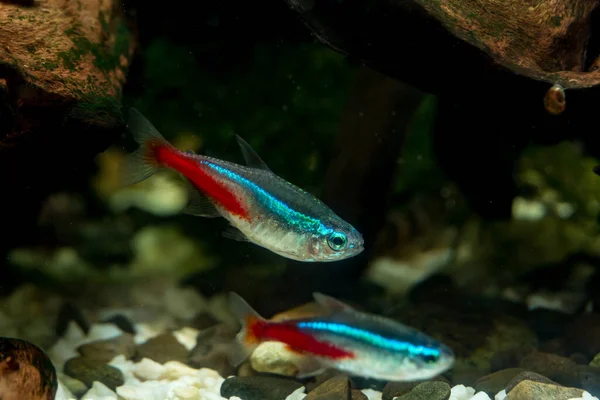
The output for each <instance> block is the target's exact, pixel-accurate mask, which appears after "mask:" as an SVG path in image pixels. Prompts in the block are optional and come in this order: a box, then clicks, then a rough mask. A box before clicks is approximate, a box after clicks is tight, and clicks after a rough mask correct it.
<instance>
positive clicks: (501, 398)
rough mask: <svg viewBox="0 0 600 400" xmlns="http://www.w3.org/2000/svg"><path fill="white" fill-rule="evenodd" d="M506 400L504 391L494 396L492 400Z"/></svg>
mask: <svg viewBox="0 0 600 400" xmlns="http://www.w3.org/2000/svg"><path fill="white" fill-rule="evenodd" d="M505 398H506V390H501V391H499V392H498V393H496V395H495V396H494V400H504V399H505Z"/></svg>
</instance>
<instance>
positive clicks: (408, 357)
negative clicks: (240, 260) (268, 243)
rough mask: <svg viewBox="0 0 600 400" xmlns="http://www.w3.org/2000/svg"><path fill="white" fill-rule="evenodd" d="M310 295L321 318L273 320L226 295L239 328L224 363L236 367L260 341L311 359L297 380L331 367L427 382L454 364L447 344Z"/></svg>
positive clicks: (349, 371)
mask: <svg viewBox="0 0 600 400" xmlns="http://www.w3.org/2000/svg"><path fill="white" fill-rule="evenodd" d="M313 297H314V299H315V300H316V302H317V303H318V304H319V305H320V306H321V307H322V308H323V309H325V310H326V313H325V314H324V315H317V316H314V317H307V318H298V319H288V320H283V321H277V322H274V321H268V320H266V319H264V318H263V317H261V316H260V315H258V314H257V313H256V311H254V310H253V309H252V308H251V307H250V306H249V305H248V303H246V301H245V300H244V299H242V298H241V297H240V296H239V295H237V294H235V293H230V300H229V301H230V307H231V309H232V311H233V313H234V314H235V315H236V316H237V317H238V318H239V319H240V321H241V325H242V329H241V330H240V332H239V333H238V335H237V337H236V339H237V346H234V350H233V351H232V352H231V353H230V362H231V363H232V364H234V365H237V364H239V363H240V362H242V361H243V360H244V359H245V358H246V357H247V356H248V355H249V354H250V353H251V352H252V350H253V349H254V348H255V347H256V346H257V345H258V344H260V343H261V342H264V341H278V342H282V343H285V344H286V345H287V346H288V348H289V349H290V350H292V351H294V352H298V353H301V354H304V355H308V356H311V357H312V358H313V359H314V360H315V361H316V362H315V363H314V364H312V366H311V365H310V364H307V366H305V367H304V369H303V370H301V371H300V373H299V376H298V377H299V378H304V377H308V376H312V375H315V374H317V373H319V372H321V371H322V370H324V369H326V368H333V369H337V370H340V371H345V372H347V373H349V374H353V375H360V376H363V377H366V378H374V379H380V380H388V381H412V380H423V379H429V378H432V377H434V376H436V375H439V374H441V373H442V372H444V371H446V370H447V369H449V368H451V367H452V365H453V364H454V353H453V352H452V350H451V349H450V348H449V347H448V346H446V345H444V344H442V343H440V342H439V341H437V340H435V339H433V338H431V337H429V336H427V335H426V334H424V333H422V332H420V331H418V330H416V329H413V328H410V327H408V326H406V325H403V324H401V323H399V322H396V321H393V320H391V319H387V318H384V317H381V316H377V315H373V314H368V313H364V312H359V311H358V310H356V309H354V308H352V307H351V306H349V305H347V304H345V303H343V302H341V301H339V300H336V299H334V298H332V297H329V296H326V295H323V294H321V293H313Z"/></svg>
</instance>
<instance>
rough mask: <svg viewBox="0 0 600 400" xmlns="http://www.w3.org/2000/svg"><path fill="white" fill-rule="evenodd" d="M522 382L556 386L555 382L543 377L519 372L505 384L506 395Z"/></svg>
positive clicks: (527, 372)
mask: <svg viewBox="0 0 600 400" xmlns="http://www.w3.org/2000/svg"><path fill="white" fill-rule="evenodd" d="M523 381H531V382H540V383H547V384H551V385H557V383H556V382H554V381H552V379H548V378H546V377H545V376H544V375H540V374H536V373H535V372H531V371H523V372H520V373H519V374H517V375H516V376H515V377H513V378H512V379H511V380H510V381H509V382H508V383H507V384H506V388H505V389H504V390H506V393H509V392H510V391H511V390H513V388H514V387H515V386H517V385H518V384H519V383H521V382H523Z"/></svg>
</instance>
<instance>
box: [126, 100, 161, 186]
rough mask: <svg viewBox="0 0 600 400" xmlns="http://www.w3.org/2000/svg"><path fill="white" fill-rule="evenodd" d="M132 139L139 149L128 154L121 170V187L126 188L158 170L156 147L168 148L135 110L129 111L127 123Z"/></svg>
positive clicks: (152, 127) (149, 124) (155, 130)
mask: <svg viewBox="0 0 600 400" xmlns="http://www.w3.org/2000/svg"><path fill="white" fill-rule="evenodd" d="M127 127H128V129H129V131H130V132H131V133H132V135H133V138H134V139H135V141H136V142H138V143H139V144H140V147H139V148H138V149H137V150H136V151H134V152H133V153H131V154H129V155H128V156H127V157H126V158H125V160H124V162H123V166H122V169H121V185H123V186H128V185H132V184H134V183H138V182H141V181H143V180H144V179H147V178H149V177H150V176H152V175H153V174H154V173H155V172H156V171H158V170H159V169H160V164H159V163H158V161H157V160H156V155H155V149H156V148H157V146H161V145H164V146H170V145H169V143H168V142H167V140H166V139H165V138H164V137H163V136H162V135H161V134H160V132H159V131H158V130H157V129H156V128H155V127H154V126H153V125H152V124H151V123H150V121H148V120H147V119H146V118H145V117H144V116H143V115H142V114H141V113H140V112H139V111H138V110H136V109H135V108H130V109H129V121H128V123H127Z"/></svg>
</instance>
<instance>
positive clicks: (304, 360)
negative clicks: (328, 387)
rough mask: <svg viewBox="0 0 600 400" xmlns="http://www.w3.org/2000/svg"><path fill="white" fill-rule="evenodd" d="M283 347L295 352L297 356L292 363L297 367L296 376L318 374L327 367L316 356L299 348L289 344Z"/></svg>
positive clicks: (302, 377)
mask: <svg viewBox="0 0 600 400" xmlns="http://www.w3.org/2000/svg"><path fill="white" fill-rule="evenodd" d="M285 348H286V350H288V351H290V352H292V353H295V354H297V355H298V356H299V357H297V358H295V359H294V365H295V366H296V368H298V373H297V374H296V378H298V379H304V378H309V377H311V376H315V375H318V374H320V373H322V372H324V371H325V370H326V369H327V367H326V366H325V365H323V363H322V362H321V361H319V360H318V359H317V358H315V357H312V356H310V355H308V354H306V353H303V352H302V351H301V350H299V349H296V348H294V347H292V346H290V345H286V346H285Z"/></svg>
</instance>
